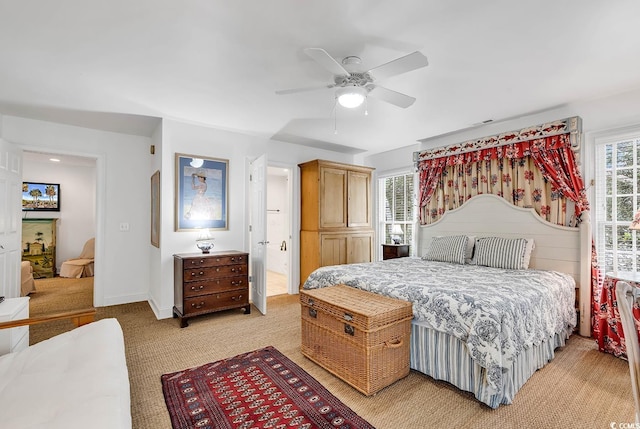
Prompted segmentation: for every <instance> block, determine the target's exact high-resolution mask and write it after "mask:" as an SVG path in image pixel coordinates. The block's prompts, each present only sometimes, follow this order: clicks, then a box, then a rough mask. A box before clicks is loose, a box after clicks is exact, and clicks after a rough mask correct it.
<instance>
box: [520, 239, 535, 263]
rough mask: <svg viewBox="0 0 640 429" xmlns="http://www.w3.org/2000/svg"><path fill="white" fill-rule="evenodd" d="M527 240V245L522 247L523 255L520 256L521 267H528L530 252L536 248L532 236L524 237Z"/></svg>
mask: <svg viewBox="0 0 640 429" xmlns="http://www.w3.org/2000/svg"><path fill="white" fill-rule="evenodd" d="M525 240H527V247H526V248H525V249H524V256H523V257H522V269H523V270H528V269H529V261H530V260H531V252H533V249H535V248H536V243H534V241H533V238H525Z"/></svg>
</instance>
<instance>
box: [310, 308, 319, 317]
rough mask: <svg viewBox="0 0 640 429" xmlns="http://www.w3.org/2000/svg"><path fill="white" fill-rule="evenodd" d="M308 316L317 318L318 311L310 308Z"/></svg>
mask: <svg viewBox="0 0 640 429" xmlns="http://www.w3.org/2000/svg"><path fill="white" fill-rule="evenodd" d="M309 316H311V317H313V318H314V319H315V318H317V317H318V310H316V309H315V308H310V309H309Z"/></svg>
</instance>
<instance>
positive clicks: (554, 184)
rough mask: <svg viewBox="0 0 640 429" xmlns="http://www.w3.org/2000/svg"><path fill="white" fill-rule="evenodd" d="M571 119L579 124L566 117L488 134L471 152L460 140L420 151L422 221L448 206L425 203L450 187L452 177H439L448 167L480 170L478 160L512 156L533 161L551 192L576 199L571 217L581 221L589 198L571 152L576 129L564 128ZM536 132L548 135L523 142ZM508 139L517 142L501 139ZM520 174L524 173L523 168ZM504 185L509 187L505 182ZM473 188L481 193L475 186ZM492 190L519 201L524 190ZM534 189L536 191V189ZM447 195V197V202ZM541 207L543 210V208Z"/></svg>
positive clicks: (480, 161)
mask: <svg viewBox="0 0 640 429" xmlns="http://www.w3.org/2000/svg"><path fill="white" fill-rule="evenodd" d="M571 119H576V118H571ZM577 119H579V118H577ZM572 123H573V124H578V125H579V120H576V121H573V122H572V121H570V120H563V121H557V122H554V123H552V124H547V125H544V126H543V125H541V126H538V127H531V128H527V129H525V130H520V131H519V132H513V133H505V134H503V135H502V136H501V137H500V138H497V137H496V138H492V137H488V138H484V139H480V140H477V141H476V143H477V142H481V141H482V142H484V143H483V144H480V143H478V144H475V145H473V147H474V150H469V149H470V148H469V145H467V144H463V145H452V146H447V147H445V148H438V149H432V150H428V151H423V152H421V153H420V154H419V155H418V156H417V158H418V162H417V167H418V173H419V180H420V187H419V205H420V206H419V208H420V210H419V212H420V223H421V224H426V223H427V222H428V220H433V217H434V215H435V216H439V215H441V214H442V213H443V212H444V211H446V210H447V207H445V206H440V203H438V206H439V207H438V208H437V209H434V208H433V207H432V208H431V210H428V208H427V206H428V205H429V201H430V200H431V198H432V196H433V195H434V193H435V192H436V190H437V189H442V188H443V187H446V186H449V187H451V183H450V182H451V180H449V183H447V184H445V183H444V182H443V176H446V175H447V174H448V173H449V174H450V173H451V171H448V170H447V169H448V168H449V167H452V166H463V165H464V166H471V165H475V166H476V167H477V169H478V170H479V169H480V168H481V166H480V165H478V163H482V162H488V161H493V160H511V161H512V162H513V161H515V160H523V159H525V158H529V159H530V160H531V161H532V163H533V164H535V167H537V169H538V170H539V171H540V173H541V174H542V176H543V177H544V180H546V181H547V182H549V183H550V184H551V191H552V192H553V193H555V194H557V195H559V196H560V197H562V198H568V199H570V200H572V201H574V202H575V220H576V222H579V220H580V215H581V214H582V212H583V211H585V210H588V209H589V202H588V200H587V196H586V191H585V188H584V182H583V180H582V176H581V174H580V170H579V168H578V165H577V162H576V159H575V154H574V152H573V148H574V147H575V146H576V144H575V143H576V141H575V139H574V137H575V135H579V133H574V132H572V131H567V130H569V129H570V125H571V124H572ZM558 130H564V133H562V134H558V133H557V132H558ZM540 134H547V135H546V136H542V137H536V138H531V139H529V140H522V136H525V135H540ZM510 136H511V137H512V138H510ZM509 139H511V140H520V141H517V142H514V143H505V141H506V140H509ZM436 153H439V154H440V156H434V155H435V154H436ZM447 172H448V173H447ZM524 174H528V173H526V172H525V173H524ZM529 175H530V174H529ZM483 179H484V177H483ZM531 179H533V177H531ZM503 180H507V181H508V180H509V177H505V178H504V179H503ZM527 180H528V179H527ZM474 185H475V182H473V183H472V186H474ZM507 186H509V183H508V184H507ZM474 192H475V193H482V191H479V190H475V191H474ZM496 192H497V193H498V194H500V195H501V196H503V197H504V198H508V199H510V200H512V201H518V200H521V196H520V195H519V194H521V193H522V192H523V189H518V188H509V190H508V192H509V193H510V194H511V195H505V194H504V189H503V188H501V189H500V190H498V191H496ZM535 192H539V190H538V189H536V190H535ZM472 195H473V193H471V192H468V193H467V195H461V196H460V199H461V200H462V201H460V202H458V203H456V204H462V203H463V202H464V200H465V199H467V198H470V197H471V196H472ZM447 199H448V198H447V197H445V203H446V202H447V201H446V200H447ZM554 199H555V198H554ZM449 200H450V199H449ZM432 205H433V204H432ZM544 209H545V208H542V210H543V211H544ZM434 212H435V213H434Z"/></svg>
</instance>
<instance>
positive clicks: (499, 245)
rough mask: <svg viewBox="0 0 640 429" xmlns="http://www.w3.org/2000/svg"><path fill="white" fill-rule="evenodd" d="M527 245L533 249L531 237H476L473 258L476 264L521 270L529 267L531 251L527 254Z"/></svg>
mask: <svg viewBox="0 0 640 429" xmlns="http://www.w3.org/2000/svg"><path fill="white" fill-rule="evenodd" d="M527 247H531V250H533V239H525V238H503V237H481V238H477V239H476V247H475V255H474V259H475V262H476V265H484V266H487V267H493V268H506V269H510V270H523V269H527V268H528V267H529V258H531V251H530V252H529V254H528V258H527V260H526V263H525V257H526V256H527Z"/></svg>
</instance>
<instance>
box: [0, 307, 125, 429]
mask: <svg viewBox="0 0 640 429" xmlns="http://www.w3.org/2000/svg"><path fill="white" fill-rule="evenodd" d="M76 313H78V314H79V316H77V315H76V316H74V315H72V316H73V317H69V316H68V314H71V313H68V314H65V315H64V317H62V316H60V317H58V316H56V317H57V318H55V317H54V318H51V317H49V318H48V320H61V319H63V318H71V319H75V320H76V321H77V319H78V318H82V317H85V316H84V315H83V314H81V313H82V312H76ZM93 314H95V310H94V311H93ZM91 317H93V316H92V315H91ZM40 319H45V318H44V317H43V318H31V319H23V321H24V322H25V323H23V324H34V323H40V322H42V320H40ZM16 322H20V321H14V322H10V323H13V324H14V325H15V324H16ZM86 322H88V320H86V319H85V320H83V321H82V322H80V323H86ZM6 324H7V323H3V325H6ZM2 327H5V326H2ZM0 404H2V416H1V417H0V419H1V420H0V421H1V423H0V426H2V427H7V428H14V429H31V428H33V429H35V428H44V427H46V428H52V429H57V428H59V429H62V428H64V429H72V428H87V427H91V428H105V429H107V428H108V429H120V428H122V429H125V428H127V429H130V428H131V410H130V406H131V405H130V392H129V377H128V371H127V365H126V359H125V351H124V338H123V335H122V329H121V327H120V325H119V323H118V321H117V320H116V319H102V320H99V321H96V322H92V323H86V324H83V325H82V326H79V327H77V328H75V329H73V330H71V331H68V332H65V333H63V334H60V335H57V336H55V337H52V338H50V339H48V340H45V341H42V342H39V343H37V344H34V345H32V346H29V347H27V348H26V349H24V350H22V351H19V352H15V353H9V354H6V355H3V356H0Z"/></svg>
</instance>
